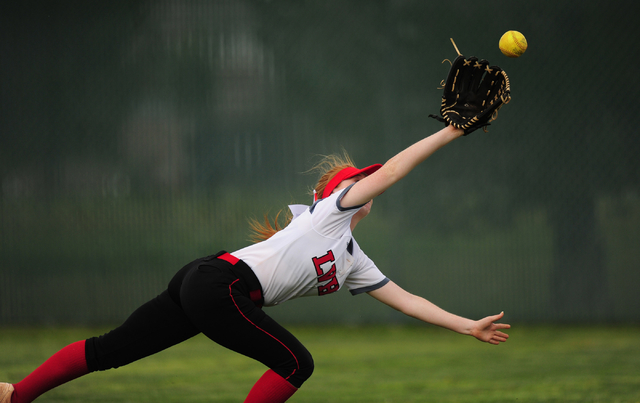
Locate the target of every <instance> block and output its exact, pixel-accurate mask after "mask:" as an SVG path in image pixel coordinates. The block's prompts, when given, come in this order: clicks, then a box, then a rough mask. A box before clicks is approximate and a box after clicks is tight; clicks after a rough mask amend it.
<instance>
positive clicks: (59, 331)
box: [0, 326, 640, 403]
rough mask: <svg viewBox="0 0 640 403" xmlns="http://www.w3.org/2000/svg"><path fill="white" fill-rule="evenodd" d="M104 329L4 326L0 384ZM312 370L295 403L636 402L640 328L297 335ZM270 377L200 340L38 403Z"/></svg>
mask: <svg viewBox="0 0 640 403" xmlns="http://www.w3.org/2000/svg"><path fill="white" fill-rule="evenodd" d="M104 330H105V329H83V328H4V329H2V328H0V352H1V355H0V379H1V380H3V381H11V382H16V381H18V380H19V379H21V378H22V377H24V376H25V375H26V374H28V373H29V372H30V371H31V370H32V369H33V368H34V367H35V366H37V365H39V364H40V363H41V362H42V361H43V360H44V359H46V358H48V357H49V356H50V355H51V354H53V353H54V352H56V351H57V350H58V349H59V348H61V347H63V346H64V345H66V344H68V343H70V342H73V341H75V340H78V339H83V338H87V337H90V336H92V335H94V334H99V333H101V332H102V331H104ZM292 331H293V333H294V334H296V335H297V336H298V337H299V338H300V340H301V341H302V342H303V343H305V345H306V346H307V347H308V348H309V350H310V351H311V352H312V354H313V355H314V359H315V361H316V370H315V372H314V375H313V376H312V377H311V378H310V379H309V380H308V381H307V383H305V385H304V386H303V387H302V388H301V389H300V391H299V392H298V393H296V395H294V397H293V398H292V399H291V400H290V401H291V402H323V403H324V402H381V403H384V402H402V403H407V402H607V403H611V402H640V328H639V327H637V326H613V327H560V326H559V327H551V326H549V327H540V326H536V327H534V326H522V327H516V328H514V329H512V330H511V331H510V334H511V339H510V340H509V341H508V342H507V343H506V344H503V345H501V346H491V345H488V344H483V343H480V342H478V341H475V340H474V339H472V338H469V337H464V336H459V335H456V334H454V333H451V332H449V331H445V330H442V329H438V328H433V327H427V326H418V327H398V326H389V327H384V326H376V327H366V326H365V327H353V328H349V327H328V328H320V327H294V328H292ZM264 370H265V368H264V367H263V366H262V365H261V364H259V363H256V362H254V361H252V360H250V359H247V358H245V357H242V356H239V355H237V354H235V353H232V352H229V351H227V350H225V349H223V348H222V347H219V346H218V345H216V344H214V343H212V342H210V341H209V340H207V339H206V338H204V337H202V336H198V337H195V338H194V339H191V340H189V341H187V342H185V343H183V344H181V345H179V346H176V347H173V348H171V349H169V350H166V351H164V352H161V353H159V354H157V355H155V356H153V357H149V358H147V359H144V360H141V361H138V362H136V363H133V364H131V365H129V366H127V367H123V368H119V369H116V370H111V371H106V372H100V373H94V374H90V375H87V376H85V377H83V378H80V379H78V380H75V381H73V382H70V383H68V384H66V385H63V386H61V387H59V388H57V389H55V390H53V391H51V392H49V393H47V394H45V395H43V396H42V397H41V398H40V399H38V400H37V401H38V402H43V403H44V402H181V403H187V402H240V401H242V400H243V398H244V396H245V395H246V393H247V392H248V390H249V389H250V388H251V386H252V384H253V382H254V381H255V380H256V379H257V378H258V377H260V375H261V374H262V373H263V372H264Z"/></svg>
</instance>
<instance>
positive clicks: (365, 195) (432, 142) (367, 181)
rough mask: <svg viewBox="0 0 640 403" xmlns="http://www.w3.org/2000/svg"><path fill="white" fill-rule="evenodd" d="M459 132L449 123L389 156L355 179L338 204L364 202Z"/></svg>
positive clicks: (346, 205) (354, 204)
mask: <svg viewBox="0 0 640 403" xmlns="http://www.w3.org/2000/svg"><path fill="white" fill-rule="evenodd" d="M463 134H464V132H463V131H462V130H460V129H456V128H454V127H453V126H451V125H449V126H447V127H445V128H444V129H442V130H440V131H438V132H436V133H434V134H432V135H431V136H429V137H426V138H424V139H422V140H420V141H418V142H417V143H415V144H413V145H411V146H409V147H407V148H405V149H404V150H402V151H401V152H399V153H398V154H396V155H395V156H394V157H392V158H391V159H389V161H387V162H386V163H385V164H384V165H383V166H382V168H380V169H379V170H377V171H376V172H374V173H372V174H371V175H369V176H367V177H366V178H364V179H362V180H360V181H358V182H357V183H356V184H355V185H354V186H353V187H352V188H351V189H350V190H349V192H347V193H346V194H345V195H344V197H343V198H342V200H341V201H340V204H341V205H342V206H343V207H353V206H360V205H363V204H365V203H367V202H368V201H369V200H371V199H373V198H374V197H376V196H378V195H379V194H381V193H382V192H384V191H385V190H387V189H388V188H390V187H391V186H392V185H393V184H394V183H396V182H398V181H399V180H400V179H402V178H404V177H405V176H406V175H407V174H408V173H409V172H411V171H412V170H413V168H415V167H416V166H418V165H419V164H420V163H421V162H423V161H424V160H426V159H427V158H429V157H430V156H431V155H432V154H433V153H435V152H436V151H437V150H439V149H440V148H442V147H444V146H445V145H447V144H449V143H450V142H452V141H453V140H455V139H457V138H458V137H460V136H462V135H463Z"/></svg>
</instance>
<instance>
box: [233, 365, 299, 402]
mask: <svg viewBox="0 0 640 403" xmlns="http://www.w3.org/2000/svg"><path fill="white" fill-rule="evenodd" d="M297 390H298V388H296V387H295V386H293V385H292V384H290V383H289V382H288V381H287V380H285V379H284V378H283V377H281V376H280V375H278V374H276V373H275V372H273V371H272V370H268V371H267V372H265V373H264V375H262V377H261V378H260V379H258V382H256V384H255V385H253V388H251V392H249V396H247V399H246V400H245V401H244V403H282V402H285V401H287V399H289V398H290V397H291V396H292V395H293V394H294V393H296V391H297Z"/></svg>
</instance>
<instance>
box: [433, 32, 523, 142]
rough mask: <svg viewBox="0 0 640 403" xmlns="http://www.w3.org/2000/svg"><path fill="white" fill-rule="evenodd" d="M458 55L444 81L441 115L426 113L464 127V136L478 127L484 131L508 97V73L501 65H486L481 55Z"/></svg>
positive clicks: (449, 123)
mask: <svg viewBox="0 0 640 403" xmlns="http://www.w3.org/2000/svg"><path fill="white" fill-rule="evenodd" d="M454 46H455V45H454ZM458 55H459V56H458V57H457V58H456V59H455V60H454V61H453V63H452V64H451V69H450V70H449V75H448V76H447V81H446V82H444V83H443V85H444V92H443V94H442V106H441V107H440V115H442V117H440V116H436V115H429V116H430V117H432V118H434V119H436V120H439V121H440V122H443V123H444V124H445V126H448V125H453V126H454V127H456V128H458V129H462V130H464V135H465V136H466V135H467V134H469V133H471V132H473V131H475V130H477V129H479V128H481V127H482V128H483V130H484V131H485V132H486V131H487V126H489V124H490V122H493V121H494V120H496V118H497V117H498V110H499V109H500V108H501V107H502V106H503V105H504V104H507V103H509V101H510V100H511V87H510V84H509V77H508V76H507V73H505V72H504V71H503V70H502V69H501V68H500V67H498V66H491V67H489V62H488V61H486V60H484V59H483V60H478V58H476V57H469V58H465V57H464V56H463V55H461V54H460V53H459V52H458Z"/></svg>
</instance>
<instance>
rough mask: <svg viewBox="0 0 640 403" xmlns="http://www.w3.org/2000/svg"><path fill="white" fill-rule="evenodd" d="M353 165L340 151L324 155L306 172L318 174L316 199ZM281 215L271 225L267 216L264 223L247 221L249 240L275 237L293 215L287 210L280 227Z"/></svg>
mask: <svg viewBox="0 0 640 403" xmlns="http://www.w3.org/2000/svg"><path fill="white" fill-rule="evenodd" d="M355 166H356V165H355V164H354V163H353V161H352V160H351V157H349V154H347V152H346V151H344V150H343V151H342V154H331V155H325V156H323V157H322V159H321V160H320V162H318V163H317V164H316V165H314V166H313V168H311V169H310V170H309V171H307V172H319V173H320V179H318V182H317V183H316V186H315V187H314V188H313V190H315V192H316V194H317V195H318V199H320V198H322V193H324V189H325V188H326V187H327V184H328V183H329V181H330V180H331V179H332V178H333V177H334V176H336V174H337V173H338V172H340V171H342V170H343V169H345V168H349V167H353V168H355ZM281 214H282V210H280V211H278V213H276V216H275V218H274V220H273V225H272V224H271V220H270V219H269V214H265V215H264V217H263V219H264V222H260V221H258V220H257V219H255V218H250V219H249V228H250V229H251V235H250V240H251V241H252V242H254V243H258V242H262V241H266V240H267V239H269V238H271V237H272V236H273V235H275V234H276V233H277V232H278V231H281V230H282V229H283V228H285V227H286V226H287V225H289V223H290V222H291V219H292V218H293V215H292V214H291V212H290V211H289V210H287V212H286V213H285V215H284V225H282V226H281V225H280V224H279V222H278V219H279V218H280V215H281Z"/></svg>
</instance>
